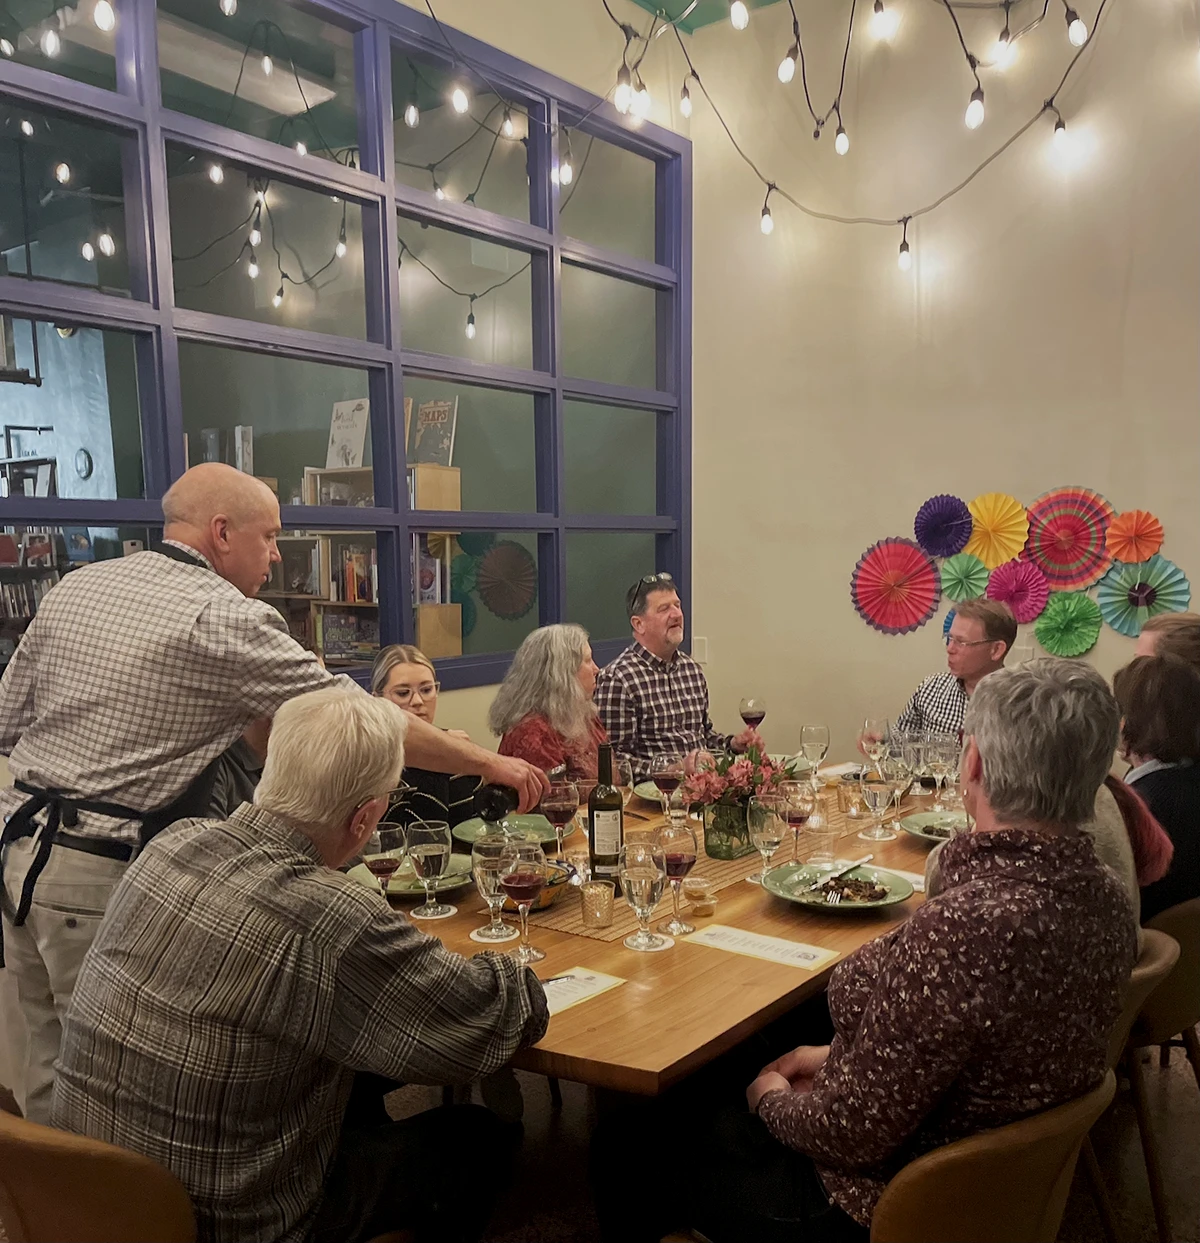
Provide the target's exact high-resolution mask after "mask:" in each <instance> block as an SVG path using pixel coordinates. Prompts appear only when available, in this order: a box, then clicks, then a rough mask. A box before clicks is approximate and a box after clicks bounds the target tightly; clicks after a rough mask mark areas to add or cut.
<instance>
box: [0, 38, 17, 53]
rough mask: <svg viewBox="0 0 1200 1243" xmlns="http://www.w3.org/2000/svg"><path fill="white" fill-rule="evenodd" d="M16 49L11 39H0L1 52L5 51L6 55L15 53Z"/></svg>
mask: <svg viewBox="0 0 1200 1243" xmlns="http://www.w3.org/2000/svg"><path fill="white" fill-rule="evenodd" d="M16 50H17V49H16V48H15V47H13V45H12V40H11V39H0V52H3V53H4V55H5V56H12V55H14V54H15V52H16Z"/></svg>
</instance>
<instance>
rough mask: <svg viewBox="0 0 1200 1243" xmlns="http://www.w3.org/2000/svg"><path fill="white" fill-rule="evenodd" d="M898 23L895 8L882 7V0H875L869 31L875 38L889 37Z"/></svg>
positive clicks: (898, 18)
mask: <svg viewBox="0 0 1200 1243" xmlns="http://www.w3.org/2000/svg"><path fill="white" fill-rule="evenodd" d="M899 25H900V15H899V13H897V12H896V10H895V9H888V8H884V4H883V0H875V7H874V10H873V11H872V13H871V33H872V34H873V35H874V36H875V38H876V39H890V38H891V37H892V35H894V34H895V33H896V28H897V27H898V26H899Z"/></svg>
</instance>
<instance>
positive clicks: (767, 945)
mask: <svg viewBox="0 0 1200 1243" xmlns="http://www.w3.org/2000/svg"><path fill="white" fill-rule="evenodd" d="M685 941H686V942H687V944H689V945H707V946H710V947H711V948H712V949H715V950H728V951H729V952H730V953H732V954H745V955H746V956H747V957H748V958H763V959H766V961H767V962H777V963H782V964H783V965H784V966H786V967H800V968H801V969H802V970H804V971H820V970H821V969H822V967H827V966H828V965H829V964H830V963H831V962H833V960H834V959H835V958H837V957H839V955H838V953H837V951H836V950H825V949H822V948H821V947H820V946H819V945H805V944H804V942H802V941H789V940H787V939H786V938H785V937H768V936H764V935H762V934H761V933H758V932H746V931H745V930H744V929H742V928H730V927H727V926H726V925H725V924H709V925H708V927H707V928H701V929H700V931H699V932H693V933H692V935H691V936H689V937H686V938H685Z"/></svg>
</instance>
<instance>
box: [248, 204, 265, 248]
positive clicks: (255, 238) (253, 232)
mask: <svg viewBox="0 0 1200 1243" xmlns="http://www.w3.org/2000/svg"><path fill="white" fill-rule="evenodd" d="M246 240H247V241H248V242H249V243H250V245H251V246H260V245H262V208H261V207H256V208H255V209H254V219H253V221H251V224H250V233H249V235H248V236H247V238H246Z"/></svg>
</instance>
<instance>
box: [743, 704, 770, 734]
mask: <svg viewBox="0 0 1200 1243" xmlns="http://www.w3.org/2000/svg"><path fill="white" fill-rule="evenodd" d="M738 711H739V712H740V713H741V714H742V720H743V721H745V723H746V728H747V729H758V727H759V726H760V725H761V724H762V723H763V721H765V720H766V719H767V701H766V700H765V699H743V700H742V702H741V705H740V707H739V708H738Z"/></svg>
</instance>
